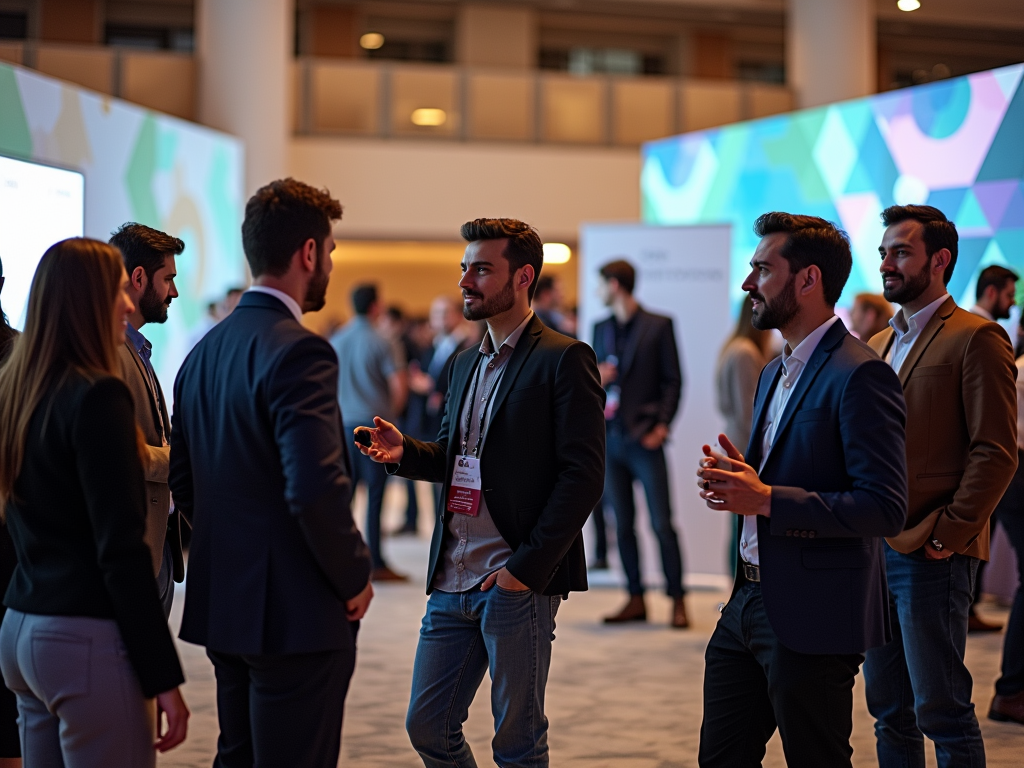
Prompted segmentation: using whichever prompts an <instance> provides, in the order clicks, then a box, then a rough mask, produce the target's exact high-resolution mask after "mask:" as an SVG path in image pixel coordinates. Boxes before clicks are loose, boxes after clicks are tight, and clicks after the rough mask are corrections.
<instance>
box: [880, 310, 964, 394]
mask: <svg viewBox="0 0 1024 768" xmlns="http://www.w3.org/2000/svg"><path fill="white" fill-rule="evenodd" d="M955 309H956V302H955V301H953V297H952V296H950V297H949V298H948V299H946V300H945V301H944V302H942V304H941V305H940V306H939V308H938V309H937V310H936V311H935V314H934V315H932V317H931V319H930V320H929V321H928V325H926V326H925V327H924V329H923V330H922V331H921V335H920V336H918V337H917V340H916V341H915V342H914V346H912V347H911V348H910V352H909V353H908V354H907V357H906V359H904V361H903V365H901V366H900V370H899V377H900V384H902V385H903V387H904V388H906V386H907V380H908V379H909V378H910V374H911V372H913V370H914V367H915V366H916V365H917V361H918V360H920V359H921V355H923V354H924V351H925V350H926V349H928V345H929V344H931V343H932V339H934V338H935V335H936V334H937V333H938V332H939V331H940V330H941V329H942V326H943V325H945V324H946V320H947V319H948V318H949V316H950V315H952V314H953V311H954V310H955ZM894 335H895V334H894Z"/></svg>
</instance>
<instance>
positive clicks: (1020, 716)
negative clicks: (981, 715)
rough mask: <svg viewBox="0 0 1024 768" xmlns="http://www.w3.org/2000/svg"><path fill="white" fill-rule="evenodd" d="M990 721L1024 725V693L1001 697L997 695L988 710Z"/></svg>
mask: <svg viewBox="0 0 1024 768" xmlns="http://www.w3.org/2000/svg"><path fill="white" fill-rule="evenodd" d="M988 719H989V720H998V721H999V722H1001V723H1009V722H1013V723H1020V724H1021V725H1024V691H1022V692H1020V693H1015V694H1014V695H1013V696H1000V695H999V694H998V693H997V694H996V695H995V698H993V699H992V706H991V707H990V708H989V710H988Z"/></svg>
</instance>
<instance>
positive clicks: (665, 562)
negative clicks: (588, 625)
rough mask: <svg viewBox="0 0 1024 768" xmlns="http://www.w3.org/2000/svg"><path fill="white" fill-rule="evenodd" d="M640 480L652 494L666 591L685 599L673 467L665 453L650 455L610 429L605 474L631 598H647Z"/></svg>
mask: <svg viewBox="0 0 1024 768" xmlns="http://www.w3.org/2000/svg"><path fill="white" fill-rule="evenodd" d="M635 480H639V481H640V483H641V484H642V485H643V487H644V493H645V494H646V495H647V509H648V510H649V511H650V514H651V526H652V527H653V528H654V535H655V536H657V537H658V546H659V548H660V549H661V567H662V569H663V570H664V572H665V592H666V593H667V594H668V595H669V597H682V596H683V594H684V592H685V590H684V589H683V556H682V554H681V553H680V551H679V537H678V536H677V535H676V530H675V528H673V527H672V504H671V501H670V499H669V490H668V467H667V466H666V465H665V451H664V449H662V448H658V449H657V450H654V451H649V450H647V449H646V448H644V447H643V446H641V445H640V443H639V442H637V441H636V440H631V439H630V438H628V437H626V436H625V435H623V434H622V432H621V431H620V430H618V429H616V428H614V427H609V429H608V442H607V461H606V463H605V475H604V498H605V499H606V500H607V501H608V503H609V504H610V505H611V507H612V509H613V510H615V535H616V537H617V538H618V541H619V557H621V558H622V567H623V569H624V570H625V571H626V579H627V581H628V586H629V594H631V595H642V594H643V593H644V584H643V580H642V579H641V576H640V553H639V551H638V549H637V543H636V505H635V504H634V503H633V482H634V481H635Z"/></svg>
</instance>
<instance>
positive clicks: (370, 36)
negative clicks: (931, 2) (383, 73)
mask: <svg viewBox="0 0 1024 768" xmlns="http://www.w3.org/2000/svg"><path fill="white" fill-rule="evenodd" d="M900 2H904V0H900ZM359 45H360V46H362V47H363V48H365V49H366V50H368V51H376V50H377V49H378V48H380V47H381V46H382V45H384V35H382V34H381V33H380V32H367V33H366V34H365V35H363V36H362V37H360V38H359Z"/></svg>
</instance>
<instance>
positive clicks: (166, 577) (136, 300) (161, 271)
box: [110, 222, 185, 617]
mask: <svg viewBox="0 0 1024 768" xmlns="http://www.w3.org/2000/svg"><path fill="white" fill-rule="evenodd" d="M110 244H111V245H113V246H114V247H116V248H117V249H118V250H120V251H121V256H122V257H124V267H125V271H126V272H127V273H128V295H129V296H131V298H132V303H133V304H134V305H135V311H134V312H133V313H132V314H131V316H130V317H129V318H128V328H127V329H126V332H125V343H124V344H122V345H121V346H120V348H119V349H118V355H119V356H120V359H121V377H122V378H123V379H124V381H125V384H127V385H128V389H129V390H131V393H132V399H133V400H134V401H135V419H136V421H138V423H139V428H140V429H141V430H142V435H143V437H145V438H146V449H147V450H148V452H149V460H148V461H147V462H146V465H145V470H146V544H148V545H149V548H150V551H151V552H152V554H153V569H154V572H155V573H156V581H157V588H158V589H159V592H160V603H161V605H162V606H163V609H164V616H165V617H170V615H171V605H172V604H173V602H174V582H178V583H181V582H182V581H184V580H185V561H184V558H183V557H182V553H181V515H180V513H179V512H178V510H177V509H174V510H173V511H171V493H170V491H169V490H168V488H167V473H168V469H169V466H170V458H171V448H170V443H169V439H170V436H171V420H170V418H169V417H168V415H167V401H166V399H165V398H164V392H163V389H162V388H161V387H160V379H159V378H158V377H157V375H156V371H155V370H154V369H153V363H152V361H151V357H152V354H153V345H152V344H150V343H149V339H147V338H146V337H145V336H143V335H142V332H141V331H142V326H144V325H145V324H146V323H164V322H167V308H168V307H169V306H170V305H171V302H172V301H173V300H174V299H176V298H178V291H177V288H176V287H175V285H174V278H175V277H177V268H176V265H175V263H174V257H175V256H179V255H181V252H182V251H184V250H185V243H183V242H182V241H181V240H179V239H178V238H176V237H171V236H170V235H168V234H166V233H164V232H161V231H159V230H157V229H153V228H152V227H147V226H145V225H143V224H136V223H134V222H129V223H127V224H124V225H123V226H121V227H120V228H119V229H118V230H117V231H116V232H115V233H114V234H113V235H112V236H111V238H110Z"/></svg>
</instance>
